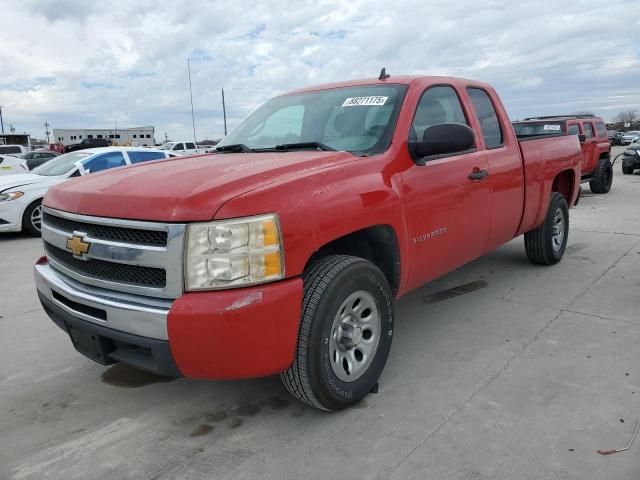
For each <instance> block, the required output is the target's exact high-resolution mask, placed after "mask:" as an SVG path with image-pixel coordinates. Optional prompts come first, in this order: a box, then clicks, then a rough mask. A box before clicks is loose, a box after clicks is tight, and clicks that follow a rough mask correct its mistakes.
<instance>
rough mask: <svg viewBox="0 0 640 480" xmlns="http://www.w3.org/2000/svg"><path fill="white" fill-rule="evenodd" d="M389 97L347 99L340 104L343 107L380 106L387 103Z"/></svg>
mask: <svg viewBox="0 0 640 480" xmlns="http://www.w3.org/2000/svg"><path fill="white" fill-rule="evenodd" d="M388 99H389V97H349V98H347V99H346V100H345V101H344V103H343V104H342V106H343V107H359V106H371V105H374V106H380V105H384V104H385V103H387V100H388Z"/></svg>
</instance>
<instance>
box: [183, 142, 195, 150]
mask: <svg viewBox="0 0 640 480" xmlns="http://www.w3.org/2000/svg"><path fill="white" fill-rule="evenodd" d="M185 145H186V146H187V150H195V148H196V146H195V145H194V144H193V143H186V144H185Z"/></svg>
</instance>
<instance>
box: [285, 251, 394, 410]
mask: <svg viewBox="0 0 640 480" xmlns="http://www.w3.org/2000/svg"><path fill="white" fill-rule="evenodd" d="M303 281H304V296H303V300H302V313H301V318H300V330H299V334H298V345H297V349H296V353H295V358H294V361H293V364H292V365H291V367H289V368H288V369H287V370H286V371H285V372H283V373H282V374H281V375H280V377H281V379H282V382H283V383H284V386H285V387H286V389H287V390H288V391H289V392H290V393H291V394H292V395H293V396H294V397H296V398H298V399H299V400H301V401H302V402H305V403H307V404H309V405H311V406H312V407H315V408H318V409H321V410H329V411H334V410H341V409H344V408H347V407H349V406H351V405H354V404H355V403H357V402H359V401H360V400H362V399H363V398H364V397H365V396H366V395H367V394H368V393H369V392H370V390H371V389H372V388H373V387H374V386H375V385H376V383H377V381H378V378H379V376H380V374H381V373H382V370H383V368H384V366H385V364H386V362H387V357H388V355H389V350H390V349H391V340H392V334H393V295H392V292H391V288H390V287H389V283H388V282H387V279H386V278H385V276H384V275H383V273H382V272H381V271H380V269H379V268H378V267H376V266H375V265H374V264H373V263H371V262H369V261H367V260H364V259H362V258H358V257H352V256H347V255H331V256H328V257H325V258H322V259H321V260H319V261H318V262H316V263H315V264H314V265H313V266H312V267H311V268H310V269H308V271H307V272H305V274H304V275H303Z"/></svg>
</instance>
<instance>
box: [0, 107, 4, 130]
mask: <svg viewBox="0 0 640 480" xmlns="http://www.w3.org/2000/svg"><path fill="white" fill-rule="evenodd" d="M0 127H2V133H4V123H3V122H2V107H0Z"/></svg>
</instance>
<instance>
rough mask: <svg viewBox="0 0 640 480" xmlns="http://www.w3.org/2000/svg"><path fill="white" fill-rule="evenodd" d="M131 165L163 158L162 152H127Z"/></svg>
mask: <svg viewBox="0 0 640 480" xmlns="http://www.w3.org/2000/svg"><path fill="white" fill-rule="evenodd" d="M127 154H128V155H129V160H131V163H141V162H148V161H150V160H159V159H161V158H165V156H164V152H127Z"/></svg>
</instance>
